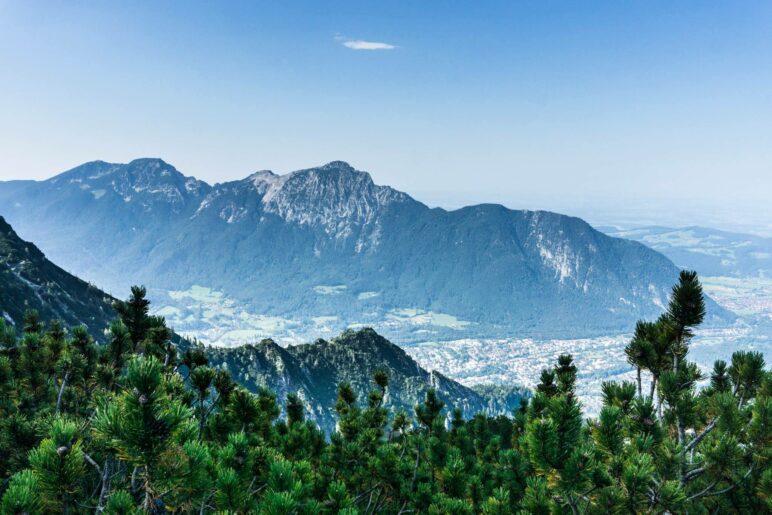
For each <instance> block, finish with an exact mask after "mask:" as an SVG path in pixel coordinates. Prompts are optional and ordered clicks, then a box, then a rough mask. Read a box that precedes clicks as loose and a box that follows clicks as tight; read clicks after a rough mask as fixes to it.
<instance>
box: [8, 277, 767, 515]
mask: <svg viewBox="0 0 772 515" xmlns="http://www.w3.org/2000/svg"><path fill="white" fill-rule="evenodd" d="M139 293H140V290H139V289H137V290H135V291H134V292H133V295H132V298H130V299H129V300H128V301H126V302H119V303H117V304H116V312H117V313H118V314H119V319H117V320H116V321H114V322H113V323H112V324H111V326H110V329H109V333H108V338H107V343H106V344H104V345H96V344H95V343H94V341H93V340H92V338H91V337H90V336H89V335H88V332H87V331H86V330H85V328H83V327H76V328H72V329H71V330H69V331H65V330H63V329H62V326H61V324H58V323H52V324H50V325H49V326H47V327H44V326H43V325H42V324H40V323H39V322H38V321H37V320H36V319H35V317H34V315H28V317H27V323H26V324H25V326H24V331H23V334H21V335H17V333H16V331H15V330H14V329H13V328H11V327H8V326H7V325H5V323H4V322H3V321H0V512H1V513H2V514H22V513H26V514H36V513H67V514H74V513H92V512H96V513H108V514H128V513H192V512H195V513H215V512H218V513H264V514H289V513H307V514H315V513H338V514H355V513H393V514H406V513H436V514H463V513H486V514H506V513H522V514H526V513H534V514H547V513H598V514H601V513H603V514H605V513H687V512H688V513H764V512H769V511H770V510H771V509H772V497H771V496H772V469H770V467H769V459H770V439H769V436H770V434H769V426H770V422H772V402H771V401H770V393H772V372H770V371H769V370H768V369H767V368H766V365H765V363H764V359H763V357H762V356H761V355H760V354H758V353H754V352H737V353H735V354H734V355H732V356H731V359H730V360H729V362H724V361H718V362H716V364H715V366H714V368H713V371H712V372H711V373H710V374H709V375H708V377H706V378H705V379H707V380H708V384H707V386H706V387H705V388H702V389H700V388H698V382H700V381H701V380H702V379H703V378H702V374H701V373H700V371H699V370H698V369H697V367H696V366H695V365H694V364H692V363H690V362H689V361H688V357H689V343H690V339H691V337H692V332H693V330H694V328H695V327H697V326H698V325H699V324H700V323H702V320H703V318H704V313H705V305H704V301H703V295H702V290H701V286H700V284H699V281H698V280H697V277H696V274H694V273H690V272H683V273H682V274H681V275H680V280H679V283H678V284H677V285H676V286H675V287H674V289H673V292H672V295H671V301H670V304H669V305H668V306H667V310H666V311H665V312H664V313H663V314H662V316H661V317H660V318H659V319H657V320H656V321H655V322H641V323H639V324H638V326H637V327H636V330H635V336H634V338H633V339H632V340H631V342H630V344H629V346H628V348H627V352H628V356H629V359H630V364H631V366H632V367H634V368H635V369H636V370H637V371H638V381H637V382H636V383H622V384H615V383H608V384H605V385H604V397H605V403H604V407H603V409H602V411H601V412H600V415H599V417H598V418H597V419H594V420H590V421H585V420H583V418H582V412H581V406H580V404H579V403H578V401H577V399H576V396H575V390H574V387H575V381H576V376H577V370H576V367H575V366H574V365H573V362H572V358H571V356H568V355H562V356H560V357H558V359H557V362H556V363H555V365H554V367H552V368H550V369H547V370H544V371H543V372H542V374H541V380H540V383H539V384H538V387H537V388H536V391H535V392H534V395H533V397H532V398H531V399H530V400H525V399H524V400H523V401H522V403H521V405H520V407H519V408H518V409H516V410H514V411H513V413H512V414H511V416H496V417H490V416H486V415H482V414H479V415H477V416H475V417H473V418H472V419H471V420H465V419H464V417H462V416H461V413H460V412H454V413H452V414H451V417H450V421H449V422H447V421H446V416H445V406H444V404H443V402H442V400H441V399H440V398H439V397H438V395H437V393H436V392H435V390H433V389H429V390H428V391H427V392H426V394H425V396H424V398H423V400H422V401H421V402H420V403H418V404H417V405H416V406H415V408H414V409H413V410H411V411H409V412H408V411H405V412H398V413H396V414H390V413H389V412H388V411H387V409H386V408H385V403H386V399H387V398H388V397H389V395H390V394H391V389H392V384H391V378H390V376H389V374H388V373H387V372H386V371H385V370H376V371H375V372H374V373H373V377H372V381H371V382H370V383H369V384H367V385H364V384H357V387H356V388H355V387H353V386H352V384H350V383H348V382H342V383H341V384H339V385H338V388H337V392H336V402H335V413H336V418H337V428H336V431H335V432H334V433H333V434H332V435H330V437H329V438H326V437H325V435H324V433H323V432H322V431H321V430H320V429H319V428H318V426H317V425H316V424H315V423H313V422H311V421H309V420H307V419H306V416H305V415H306V414H305V409H304V406H303V403H302V402H301V400H300V399H299V398H298V396H297V395H296V394H295V393H294V392H289V393H288V394H287V403H286V405H287V408H286V413H285V414H284V415H281V416H280V409H279V405H278V403H277V398H276V396H275V395H274V393H272V392H271V391H269V390H267V389H258V390H257V391H256V392H255V393H251V392H248V391H247V390H245V389H244V388H242V387H240V386H238V385H237V384H236V383H235V382H234V378H232V377H231V376H230V374H229V373H228V372H227V371H226V370H224V369H222V368H220V367H213V366H212V365H213V364H214V363H212V362H209V360H208V358H207V356H206V354H205V353H204V352H202V351H201V350H200V349H197V348H195V347H188V348H187V349H185V350H184V351H181V349H178V348H177V347H176V346H175V345H174V344H173V343H172V341H171V336H172V333H171V331H170V330H169V329H168V328H166V327H165V325H164V323H163V320H162V319H161V318H158V317H151V316H149V315H148V305H147V303H146V302H144V299H142V298H141V297H142V295H139Z"/></svg>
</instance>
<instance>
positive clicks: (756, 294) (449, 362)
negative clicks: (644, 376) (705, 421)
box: [157, 277, 772, 416]
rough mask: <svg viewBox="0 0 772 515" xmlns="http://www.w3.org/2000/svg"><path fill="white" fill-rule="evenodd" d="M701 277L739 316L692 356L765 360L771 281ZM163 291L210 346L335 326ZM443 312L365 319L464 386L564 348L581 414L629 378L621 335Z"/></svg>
mask: <svg viewBox="0 0 772 515" xmlns="http://www.w3.org/2000/svg"><path fill="white" fill-rule="evenodd" d="M702 280H703V284H704V288H705V292H706V293H707V294H708V295H710V296H711V297H713V299H715V300H716V301H717V302H718V303H719V304H721V305H722V306H723V307H726V308H727V309H729V310H731V311H733V312H734V313H736V314H738V315H739V316H741V317H742V319H741V320H739V321H738V322H736V323H735V324H734V325H733V326H731V327H724V328H711V329H703V330H701V331H699V333H698V335H697V337H696V338H695V340H694V341H693V344H692V349H691V351H690V353H691V356H692V359H694V360H695V361H696V362H697V364H698V365H699V366H701V367H702V368H703V369H704V370H705V371H708V370H709V369H710V368H711V367H712V365H713V362H714V361H715V360H716V359H724V360H727V359H729V357H730V356H731V354H732V352H734V351H735V350H738V349H743V350H755V351H759V352H762V353H763V354H764V356H765V357H766V358H767V361H768V362H769V361H772V279H768V278H755V277H754V278H734V277H705V278H703V279H702ZM167 295H168V296H167V299H168V300H169V301H170V303H169V304H163V303H162V304H161V306H162V307H161V309H160V310H158V311H157V313H158V314H161V315H164V316H165V317H166V318H167V320H168V321H169V323H170V324H171V325H172V326H173V327H175V329H177V330H179V331H181V332H182V333H184V334H186V335H188V336H194V337H196V338H199V339H200V340H201V341H202V342H204V343H208V344H212V345H215V346H224V347H230V346H234V345H238V344H243V343H253V342H255V341H258V340H259V339H261V338H267V337H271V338H273V339H275V340H276V341H277V342H278V343H280V344H281V345H288V344H295V343H303V342H306V341H310V339H313V337H330V336H334V335H336V334H337V333H338V332H339V331H338V330H337V329H339V328H338V327H337V324H336V322H339V321H338V320H337V319H335V317H322V316H319V317H315V318H311V319H310V320H311V322H310V323H300V322H298V321H292V320H288V319H283V318H280V317H267V316H261V315H255V314H252V313H249V312H248V311H246V310H244V309H242V308H241V307H240V306H239V305H238V304H237V303H235V302H234V301H233V300H231V299H228V298H226V297H224V296H223V295H222V294H221V293H218V292H215V291H212V290H210V289H209V288H204V287H196V288H192V289H191V290H189V291H185V292H167ZM448 317H449V315H441V314H440V315H439V316H438V315H437V314H431V313H412V312H410V313H408V312H407V311H406V310H396V311H394V312H393V313H390V314H389V316H388V317H387V318H386V319H384V320H382V321H380V322H376V323H373V324H372V325H373V327H375V328H376V330H379V331H383V333H384V334H387V335H388V334H390V333H395V332H400V331H402V330H403V329H409V331H410V333H412V334H413V335H422V337H421V340H420V341H416V339H413V340H412V341H411V340H410V339H407V340H405V339H401V340H402V341H401V342H400V345H401V346H402V347H403V348H405V350H406V351H407V352H408V353H409V354H410V355H411V356H412V357H413V358H414V359H415V360H416V361H418V362H419V363H420V364H421V366H423V367H425V368H427V369H429V370H438V371H440V372H442V373H443V374H445V375H447V376H448V377H450V378H452V379H455V380H458V381H460V382H461V383H463V384H465V385H468V386H472V385H476V384H483V383H495V384H518V385H523V386H526V387H533V386H534V381H535V380H537V379H538V377H539V372H540V371H541V369H542V368H545V367H547V366H550V365H551V364H552V363H554V359H555V358H556V357H557V356H558V355H559V354H563V353H570V354H572V355H573V356H574V357H575V359H576V364H577V366H578V368H579V370H580V375H579V377H578V381H577V393H578V394H579V397H580V399H581V400H582V403H583V406H584V409H585V414H586V415H588V416H592V415H594V414H596V413H597V412H598V410H599V408H600V406H601V397H600V392H601V383H602V382H603V381H606V380H622V379H627V380H634V378H635V377H634V375H635V374H634V372H633V371H632V369H631V367H630V366H629V365H628V364H627V361H626V359H625V355H624V347H625V345H626V344H627V342H628V341H629V339H630V335H629V334H613V335H606V336H600V337H595V338H578V339H570V338H567V339H532V338H508V339H489V338H481V337H478V336H475V337H469V336H468V335H466V334H464V333H465V328H466V326H465V323H461V322H460V321H457V320H456V319H455V318H453V317H450V318H448ZM446 319H447V320H446ZM448 320H450V322H448ZM367 325H370V324H367ZM440 326H442V328H443V329H445V331H444V332H443V333H437V332H436V330H437V329H438V328H440ZM448 329H452V330H451V333H458V337H457V338H456V337H451V338H447V337H445V336H443V337H438V336H436V335H437V334H443V335H446V334H447V333H448ZM631 329H632V328H631ZM308 334H312V335H313V336H312V337H309V336H308ZM309 338H310V339H309Z"/></svg>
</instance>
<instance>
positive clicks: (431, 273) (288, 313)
mask: <svg viewBox="0 0 772 515" xmlns="http://www.w3.org/2000/svg"><path fill="white" fill-rule="evenodd" d="M0 213H2V214H3V215H5V216H6V218H7V219H8V220H9V221H10V222H11V223H12V224H14V226H15V227H16V228H17V230H19V231H20V233H21V234H23V235H24V236H25V237H26V238H30V239H32V240H34V241H35V242H36V243H37V244H39V245H40V246H41V247H42V248H43V249H44V250H45V252H46V253H47V254H48V255H50V256H52V258H53V259H54V260H55V261H56V262H58V263H60V264H62V265H63V266H64V267H66V268H67V269H69V270H70V271H72V272H74V273H75V274H76V275H79V276H81V277H84V278H85V279H87V280H89V281H92V282H95V283H97V284H100V285H102V286H103V287H105V288H107V290H108V291H111V292H123V291H127V288H128V286H129V285H131V284H140V283H141V284H146V285H148V286H149V287H151V288H153V289H157V290H159V292H160V293H159V295H163V294H164V293H165V292H177V296H176V298H175V297H174V295H171V296H169V297H168V298H167V299H165V301H168V303H169V308H170V310H169V311H168V312H167V315H168V316H169V317H170V318H172V322H173V323H175V324H176V323H178V322H179V323H181V324H184V323H185V322H186V320H187V321H188V322H190V321H193V322H195V319H196V315H195V314H190V313H187V312H186V314H185V316H184V317H179V319H178V320H174V315H175V314H178V313H180V312H181V311H179V310H180V307H179V305H178V304H177V303H176V300H178V299H179V298H180V297H181V296H184V295H181V294H179V292H180V291H182V292H184V291H190V290H191V289H192V288H207V289H209V291H213V292H216V293H217V294H218V295H222V296H223V298H227V299H228V301H229V302H231V303H232V305H235V306H237V307H238V309H237V312H238V313H246V314H257V315H259V316H271V317H277V318H278V319H280V320H284V321H287V322H288V323H289V325H292V324H295V325H296V326H297V332H298V333H299V334H301V337H305V336H306V335H307V334H313V332H314V328H315V327H316V325H318V321H319V320H323V321H324V324H325V326H326V327H327V328H328V329H329V332H331V333H337V332H340V331H341V330H343V329H345V328H346V327H350V326H357V325H359V326H363V325H372V326H374V327H376V328H381V327H382V328H383V329H384V330H386V331H387V332H388V334H389V335H391V336H395V337H398V338H402V339H412V340H416V339H421V338H423V339H426V338H438V337H442V336H443V335H445V336H447V335H451V336H456V337H457V336H461V335H469V334H475V333H477V334H485V335H488V336H490V335H495V334H502V335H512V334H518V335H550V336H571V337H578V336H585V335H593V334H603V333H611V332H619V331H626V330H629V328H630V327H631V324H632V323H633V322H634V321H635V320H636V319H638V318H641V317H648V318H653V317H656V316H657V315H658V314H659V313H660V312H661V310H662V307H663V306H664V304H665V303H666V302H667V296H668V293H669V290H670V286H671V285H672V284H673V283H674V281H675V279H676V277H677V274H678V268H677V267H676V266H675V265H674V264H673V263H672V262H671V261H670V260H668V259H667V258H666V257H665V256H663V255H662V254H660V253H658V252H656V251H654V250H651V249H650V248H647V247H646V246H644V245H642V244H640V243H637V242H633V241H629V240H625V239H620V238H614V237H610V236H608V235H606V234H603V233H601V232H599V231H597V230H595V229H593V228H592V227H591V226H589V225H588V224H587V223H585V222H584V221H583V220H580V219H578V218H574V217H570V216H565V215H560V214H556V213H551V212H545V211H517V210H510V209H507V208H505V207H503V206H500V205H492V204H483V205H476V206H469V207H465V208H462V209H458V210H454V211H447V210H444V209H440V208H429V207H428V206H426V205H424V204H422V203H421V202H418V201H416V200H415V199H413V198H411V197H410V196H409V195H407V194H406V193H402V192H399V191H397V190H395V189H393V188H390V187H388V186H380V185H376V184H375V183H374V182H373V180H372V179H371V177H370V175H369V174H368V173H366V172H361V171H357V170H355V169H354V168H352V167H351V166H349V165H348V164H347V163H344V162H340V161H336V162H331V163H328V164H326V165H324V166H320V167H316V168H310V169H305V170H299V171H296V172H292V173H288V174H285V175H277V174H275V173H273V172H270V171H261V172H257V173H254V174H252V175H250V176H248V177H246V178H245V179H242V180H237V181H231V182H225V183H220V184H214V185H210V184H207V183H206V182H203V181H200V180H197V179H195V178H193V177H187V176H185V175H183V174H182V173H180V172H179V171H178V170H177V169H175V168H174V167H173V166H171V165H169V164H168V163H166V162H164V161H162V160H160V159H137V160H135V161H132V162H130V163H128V164H115V163H106V162H103V161H94V162H90V163H86V164H84V165H81V166H78V167H76V168H74V169H72V170H69V171H67V172H64V173H62V174H59V175H57V176H55V177H53V178H51V179H48V180H45V181H10V182H0ZM175 310H177V311H175ZM710 312H711V313H712V314H713V315H715V316H718V317H721V316H726V317H728V314H727V313H726V312H725V311H723V310H721V309H720V308H718V306H716V305H715V304H711V305H710ZM240 316H242V315H238V316H237V318H238V317H240ZM234 327H235V328H236V329H238V320H236V323H235V326H234ZM237 334H241V335H242V336H247V337H249V338H251V339H254V340H255V341H257V336H258V335H260V334H263V333H261V332H260V331H257V332H253V333H237Z"/></svg>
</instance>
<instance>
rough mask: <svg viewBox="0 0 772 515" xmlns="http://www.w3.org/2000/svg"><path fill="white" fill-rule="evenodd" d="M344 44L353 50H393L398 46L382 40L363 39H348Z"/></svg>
mask: <svg viewBox="0 0 772 515" xmlns="http://www.w3.org/2000/svg"><path fill="white" fill-rule="evenodd" d="M343 46H344V47H346V48H350V49H351V50H393V49H395V48H397V47H396V46H394V45H390V44H389V43H381V42H380V41H362V40H361V39H347V40H345V41H343Z"/></svg>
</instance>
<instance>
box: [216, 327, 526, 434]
mask: <svg viewBox="0 0 772 515" xmlns="http://www.w3.org/2000/svg"><path fill="white" fill-rule="evenodd" d="M207 353H208V355H209V359H210V364H212V365H213V366H217V367H223V368H226V369H228V370H229V371H230V372H231V373H232V374H233V376H234V378H235V379H236V380H237V381H239V382H240V383H242V384H244V385H245V386H247V387H248V388H250V389H251V390H253V391H256V390H257V389H258V388H259V387H260V386H265V387H267V388H269V389H271V390H273V391H275V392H276V393H277V396H278V400H279V401H280V403H282V404H283V403H284V401H285V399H286V395H287V393H290V392H298V394H299V395H300V397H301V398H302V399H303V400H304V402H305V404H306V409H307V414H308V416H309V417H310V418H311V419H313V420H315V421H316V422H317V423H318V424H319V425H320V427H322V428H323V429H324V430H325V431H327V432H330V431H332V430H333V429H334V427H335V414H334V406H335V400H336V398H337V387H338V385H339V384H340V383H343V382H348V383H350V384H351V385H352V386H353V387H354V390H355V391H356V392H357V393H358V394H359V399H360V400H361V401H363V402H364V400H365V399H366V396H367V392H368V391H370V390H371V389H372V388H373V387H374V385H373V383H372V376H373V373H374V372H375V371H376V370H386V371H387V372H388V374H389V387H388V390H387V395H386V399H385V406H386V407H387V408H388V409H389V410H391V411H392V412H394V411H396V410H400V409H403V410H406V411H408V412H410V413H412V409H413V406H415V405H416V404H418V403H419V402H421V401H422V400H423V398H424V396H425V395H426V391H427V390H428V389H429V388H430V387H434V388H435V389H436V390H437V393H438V395H439V397H440V398H441V399H442V400H443V401H444V402H445V403H446V404H447V406H448V407H449V409H448V413H450V412H451V411H452V408H459V409H461V410H462V412H463V414H464V415H465V416H467V417H470V416H472V415H474V414H475V413H479V412H488V413H494V414H496V413H510V412H511V410H512V409H514V408H516V407H517V406H518V405H519V401H520V398H521V397H522V396H523V395H524V391H523V390H520V389H517V388H503V387H502V388H503V391H502V390H501V389H499V390H494V389H489V390H487V391H486V390H483V393H478V392H476V391H474V390H472V389H470V388H467V387H465V386H463V385H461V384H459V383H457V382H455V381H453V380H451V379H448V378H447V377H444V376H442V375H441V374H439V373H438V372H428V371H426V370H424V369H423V368H421V367H420V366H419V365H418V363H416V362H415V361H414V360H413V359H412V358H410V357H409V356H408V355H407V354H406V353H405V352H404V351H403V350H402V349H400V348H399V347H397V346H396V345H394V344H393V343H391V342H389V341H388V340H386V339H385V338H383V337H382V336H380V335H378V334H377V333H376V332H375V331H373V330H372V329H362V330H359V331H346V332H344V333H343V334H342V335H341V336H339V337H337V338H333V339H331V340H329V341H325V340H317V341H316V342H314V343H312V344H305V345H297V346H290V347H288V348H286V349H285V348H282V347H280V346H278V345H277V344H275V343H274V342H273V341H271V340H266V341H263V342H261V343H260V344H258V345H247V346H244V347H239V348H235V349H217V348H209V349H208V351H207Z"/></svg>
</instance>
